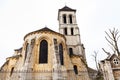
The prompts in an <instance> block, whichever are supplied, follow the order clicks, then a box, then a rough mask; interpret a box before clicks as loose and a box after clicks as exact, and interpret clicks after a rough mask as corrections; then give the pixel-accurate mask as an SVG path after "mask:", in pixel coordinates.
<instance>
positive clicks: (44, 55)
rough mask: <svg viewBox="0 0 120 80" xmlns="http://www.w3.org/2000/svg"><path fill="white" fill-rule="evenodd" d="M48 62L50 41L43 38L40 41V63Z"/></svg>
mask: <svg viewBox="0 0 120 80" xmlns="http://www.w3.org/2000/svg"><path fill="white" fill-rule="evenodd" d="M47 62H48V43H47V41H46V40H42V41H41V42H40V48H39V63H47Z"/></svg>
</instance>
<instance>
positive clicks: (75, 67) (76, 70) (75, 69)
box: [74, 65, 78, 74]
mask: <svg viewBox="0 0 120 80" xmlns="http://www.w3.org/2000/svg"><path fill="white" fill-rule="evenodd" d="M74 72H75V74H78V69H77V66H76V65H74Z"/></svg>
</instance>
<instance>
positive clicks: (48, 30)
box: [24, 27, 64, 40]
mask: <svg viewBox="0 0 120 80" xmlns="http://www.w3.org/2000/svg"><path fill="white" fill-rule="evenodd" d="M45 31H47V32H53V33H56V34H59V35H61V36H63V37H64V35H62V34H60V33H58V32H55V31H53V30H51V29H49V28H47V27H44V28H42V29H39V30H36V31H33V32H30V33H28V34H26V35H25V37H24V40H25V38H26V37H27V36H28V35H30V34H33V33H37V32H45Z"/></svg>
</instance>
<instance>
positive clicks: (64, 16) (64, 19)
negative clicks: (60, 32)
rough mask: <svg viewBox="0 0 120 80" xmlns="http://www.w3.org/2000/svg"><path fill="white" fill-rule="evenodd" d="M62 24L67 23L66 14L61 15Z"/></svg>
mask: <svg viewBox="0 0 120 80" xmlns="http://www.w3.org/2000/svg"><path fill="white" fill-rule="evenodd" d="M63 23H65V24H66V23H67V20H66V14H64V15H63Z"/></svg>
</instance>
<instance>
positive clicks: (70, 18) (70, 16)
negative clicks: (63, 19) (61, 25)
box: [69, 15, 72, 24]
mask: <svg viewBox="0 0 120 80" xmlns="http://www.w3.org/2000/svg"><path fill="white" fill-rule="evenodd" d="M69 22H70V24H72V15H69Z"/></svg>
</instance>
